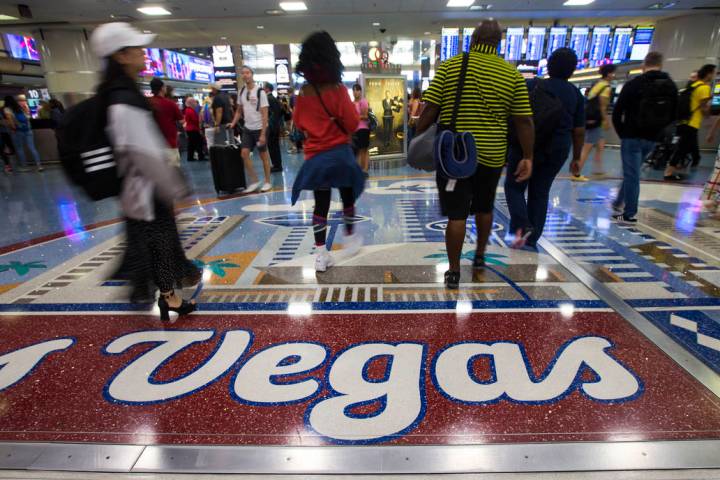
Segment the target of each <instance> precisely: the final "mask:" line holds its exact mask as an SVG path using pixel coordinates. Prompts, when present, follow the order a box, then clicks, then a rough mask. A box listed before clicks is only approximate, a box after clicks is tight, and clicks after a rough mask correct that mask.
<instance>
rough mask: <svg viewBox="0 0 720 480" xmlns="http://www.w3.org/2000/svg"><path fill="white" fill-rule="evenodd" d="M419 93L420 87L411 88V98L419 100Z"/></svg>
mask: <svg viewBox="0 0 720 480" xmlns="http://www.w3.org/2000/svg"><path fill="white" fill-rule="evenodd" d="M420 93H421V92H420V87H415V88H413V91H412V98H416V99H417V98H420Z"/></svg>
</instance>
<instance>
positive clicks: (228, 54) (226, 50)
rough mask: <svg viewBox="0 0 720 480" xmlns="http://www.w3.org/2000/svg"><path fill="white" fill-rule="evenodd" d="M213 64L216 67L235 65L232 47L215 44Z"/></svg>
mask: <svg viewBox="0 0 720 480" xmlns="http://www.w3.org/2000/svg"><path fill="white" fill-rule="evenodd" d="M212 52H213V53H212V56H213V64H214V65H215V67H221V68H222V67H234V66H235V61H234V60H233V54H232V47H230V45H214V46H213V47H212Z"/></svg>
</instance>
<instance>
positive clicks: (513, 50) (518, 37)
mask: <svg viewBox="0 0 720 480" xmlns="http://www.w3.org/2000/svg"><path fill="white" fill-rule="evenodd" d="M524 37H525V28H523V27H510V28H508V29H507V33H506V34H505V60H507V61H508V62H513V61H518V60H520V59H522V47H523V38H524Z"/></svg>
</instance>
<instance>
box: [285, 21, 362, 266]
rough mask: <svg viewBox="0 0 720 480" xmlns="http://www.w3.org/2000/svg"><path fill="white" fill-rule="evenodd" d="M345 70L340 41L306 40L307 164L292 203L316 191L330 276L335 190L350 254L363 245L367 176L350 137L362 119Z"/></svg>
mask: <svg viewBox="0 0 720 480" xmlns="http://www.w3.org/2000/svg"><path fill="white" fill-rule="evenodd" d="M344 69H345V67H344V66H343V64H342V62H341V61H340V52H339V51H338V49H337V47H336V46H335V41H334V40H333V38H332V37H331V36H330V35H329V34H328V33H327V32H315V33H313V34H311V35H310V36H309V37H307V38H306V39H305V41H303V43H302V45H301V47H300V57H299V61H298V63H297V66H296V67H295V71H296V72H297V73H298V74H299V75H301V76H303V77H304V78H305V80H306V81H307V83H306V84H305V85H304V86H303V87H302V89H301V90H300V95H299V96H298V98H297V103H296V105H295V113H294V116H293V120H294V121H295V125H296V126H297V128H299V129H300V130H302V131H303V132H305V162H304V163H303V166H302V167H301V168H300V172H298V176H297V178H296V180H295V183H294V185H293V192H292V203H293V205H294V204H295V202H296V201H297V199H298V197H299V196H300V192H301V191H302V190H312V191H313V194H314V196H315V209H314V210H313V221H312V223H313V232H314V234H315V247H316V251H317V254H316V257H315V271H316V272H324V271H326V270H327V269H328V268H330V267H331V266H333V265H334V263H335V260H334V258H333V257H332V255H331V254H330V252H329V251H328V249H327V246H326V240H327V227H328V225H327V224H328V213H329V211H330V199H331V196H332V191H331V189H332V188H337V189H339V190H340V198H341V199H342V203H343V223H344V225H345V235H346V237H345V241H344V246H345V251H346V252H347V254H348V255H354V254H356V253H357V252H358V251H359V250H360V247H361V245H362V240H361V239H360V236H359V234H358V233H357V232H355V226H354V221H355V202H356V201H357V199H358V197H359V196H360V194H361V193H362V191H363V188H364V185H365V177H364V176H363V172H362V170H361V169H360V166H359V165H358V163H357V161H356V160H355V156H354V155H353V152H352V149H351V148H350V135H351V133H352V132H355V131H356V130H357V126H358V123H359V121H360V120H359V118H358V114H357V113H356V111H355V106H354V105H353V103H352V102H351V101H350V97H349V96H348V94H347V89H346V88H345V86H343V84H342V72H343V70H344Z"/></svg>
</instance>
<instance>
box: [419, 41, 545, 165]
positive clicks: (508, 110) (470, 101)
mask: <svg viewBox="0 0 720 480" xmlns="http://www.w3.org/2000/svg"><path fill="white" fill-rule="evenodd" d="M462 60H463V56H462V55H456V56H455V57H453V58H451V59H449V60H447V61H446V62H445V63H443V64H442V65H440V67H439V68H438V70H437V72H436V73H435V78H433V81H432V83H430V87H428V89H427V91H426V92H425V95H424V96H423V99H424V100H425V101H428V102H431V103H434V104H435V105H438V106H439V107H440V118H439V119H438V123H440V124H443V125H449V124H450V118H451V116H452V111H453V105H455V95H456V92H457V86H458V79H459V76H460V68H461V66H462ZM510 115H517V116H519V115H532V109H531V108H530V99H529V98H528V90H527V85H526V84H525V79H524V78H523V77H522V75H520V72H518V71H517V69H516V68H515V67H513V66H512V65H510V64H509V63H507V62H506V61H505V60H503V59H501V58H500V57H498V55H497V48H496V47H493V46H490V45H476V46H474V47H472V48H471V49H470V57H469V58H468V68H467V74H466V75H465V86H464V87H463V92H462V97H461V101H460V108H459V110H458V116H457V121H456V127H455V128H456V129H457V130H458V131H467V132H471V133H472V134H473V137H475V144H476V146H477V152H478V162H479V163H480V164H482V165H485V166H487V167H502V166H503V165H505V160H506V157H507V133H508V132H507V129H508V117H509V116H510Z"/></svg>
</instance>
